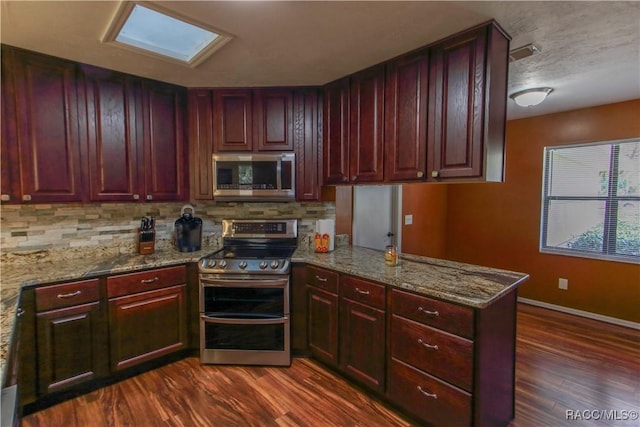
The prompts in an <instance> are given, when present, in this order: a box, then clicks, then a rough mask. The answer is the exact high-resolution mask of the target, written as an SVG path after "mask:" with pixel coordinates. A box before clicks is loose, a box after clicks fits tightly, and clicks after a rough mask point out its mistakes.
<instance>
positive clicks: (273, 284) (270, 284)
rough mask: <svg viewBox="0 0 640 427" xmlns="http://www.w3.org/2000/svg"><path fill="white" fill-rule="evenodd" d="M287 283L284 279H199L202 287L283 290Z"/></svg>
mask: <svg viewBox="0 0 640 427" xmlns="http://www.w3.org/2000/svg"><path fill="white" fill-rule="evenodd" d="M288 282H289V279H288V278H285V279H212V278H208V277H207V278H205V277H201V278H200V283H201V284H202V286H218V287H225V288H229V287H233V286H237V287H243V288H284V287H285V286H287V284H288Z"/></svg>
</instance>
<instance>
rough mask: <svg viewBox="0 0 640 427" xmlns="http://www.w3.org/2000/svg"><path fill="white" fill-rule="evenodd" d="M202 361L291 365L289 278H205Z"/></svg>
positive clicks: (203, 282) (201, 340)
mask: <svg viewBox="0 0 640 427" xmlns="http://www.w3.org/2000/svg"><path fill="white" fill-rule="evenodd" d="M200 305H201V306H200V360H201V362H202V363H218V364H240V365H276V366H288V365H290V364H291V356H290V354H291V351H290V324H289V277H288V276H282V277H269V278H265V277H264V276H263V277H253V276H246V277H243V278H239V277H233V278H230V279H229V278H225V277H220V276H213V275H202V276H201V278H200Z"/></svg>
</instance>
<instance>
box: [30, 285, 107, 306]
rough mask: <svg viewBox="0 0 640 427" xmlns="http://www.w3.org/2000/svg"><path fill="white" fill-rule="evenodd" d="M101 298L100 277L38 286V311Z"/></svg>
mask: <svg viewBox="0 0 640 427" xmlns="http://www.w3.org/2000/svg"><path fill="white" fill-rule="evenodd" d="M99 299H100V287H99V280H98V279H91V280H83V281H81V282H72V283H63V284H61V285H53V286H44V287H41V288H36V311H38V312H41V311H47V310H53V309H56V308H64V307H71V306H73V305H78V304H85V303H88V302H93V301H98V300H99Z"/></svg>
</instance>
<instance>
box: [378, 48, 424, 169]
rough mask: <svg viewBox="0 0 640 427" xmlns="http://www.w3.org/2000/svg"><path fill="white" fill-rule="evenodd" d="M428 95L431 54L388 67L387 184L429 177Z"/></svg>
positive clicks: (417, 56) (410, 57) (411, 57)
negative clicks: (427, 172) (427, 173)
mask: <svg viewBox="0 0 640 427" xmlns="http://www.w3.org/2000/svg"><path fill="white" fill-rule="evenodd" d="M428 91H429V53H428V50H423V51H420V52H418V53H415V54H412V55H409V56H404V57H401V58H399V59H396V60H393V61H391V62H389V63H388V64H387V77H386V84H385V121H384V126H385V129H384V130H385V141H384V150H385V165H384V179H385V181H411V180H422V179H424V178H425V177H426V167H427V165H426V163H427V106H428V102H427V95H428Z"/></svg>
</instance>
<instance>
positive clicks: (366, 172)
mask: <svg viewBox="0 0 640 427" xmlns="http://www.w3.org/2000/svg"><path fill="white" fill-rule="evenodd" d="M384 76H385V73H384V65H377V66H375V67H371V68H368V69H366V70H364V71H361V72H359V73H356V74H354V75H353V76H351V82H350V87H349V91H350V100H349V172H350V174H351V178H350V182H351V183H353V184H357V183H360V182H380V181H382V179H383V177H384V176H383V172H384V169H383V166H384V164H383V159H384V158H383V148H384V147H383V143H384V134H383V132H384Z"/></svg>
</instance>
